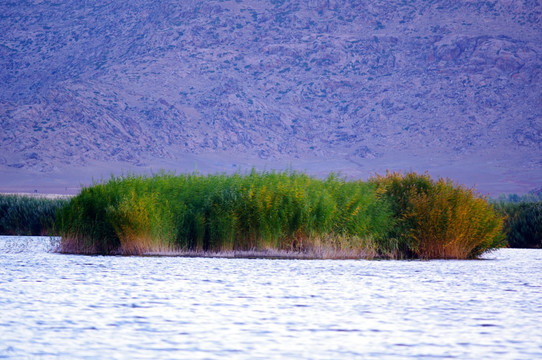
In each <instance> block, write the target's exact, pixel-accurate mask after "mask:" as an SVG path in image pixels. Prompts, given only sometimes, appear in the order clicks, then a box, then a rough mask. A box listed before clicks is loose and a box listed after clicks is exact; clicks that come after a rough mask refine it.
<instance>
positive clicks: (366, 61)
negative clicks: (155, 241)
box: [0, 0, 542, 192]
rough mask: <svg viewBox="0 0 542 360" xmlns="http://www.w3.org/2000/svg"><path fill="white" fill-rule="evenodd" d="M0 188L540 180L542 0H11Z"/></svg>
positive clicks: (2, 62)
mask: <svg viewBox="0 0 542 360" xmlns="http://www.w3.org/2000/svg"><path fill="white" fill-rule="evenodd" d="M0 14H1V15H0V31H1V34H2V35H1V37H0V123H1V128H2V132H1V133H0V150H1V151H0V174H3V175H0V189H1V188H2V187H3V188H17V187H18V186H19V187H20V186H22V185H25V186H35V187H38V186H41V185H43V184H45V183H49V184H57V185H58V186H64V185H65V186H66V187H68V186H72V185H73V183H74V182H75V183H76V184H79V183H81V182H85V181H87V182H88V181H89V180H90V178H91V177H92V176H96V175H97V174H101V173H103V172H106V173H107V172H117V173H118V171H119V170H120V169H126V170H128V171H148V169H149V168H151V167H152V168H154V169H157V168H166V169H177V170H179V171H186V170H194V169H198V170H200V171H232V170H235V169H238V168H239V167H244V168H247V167H250V166H253V165H254V166H256V167H266V168H268V169H270V168H284V167H292V168H302V169H307V170H308V171H309V172H312V173H315V174H324V173H326V172H329V171H341V172H342V173H344V174H345V175H347V176H351V177H366V176H368V175H369V174H371V173H374V172H375V171H379V172H382V171H385V169H403V170H409V169H414V170H424V169H427V170H429V171H430V172H431V173H432V174H433V173H434V174H435V175H442V176H450V177H452V178H457V179H459V180H461V181H463V182H466V183H467V184H475V183H476V184H477V186H478V188H480V190H482V191H488V192H511V191H516V192H526V191H528V190H530V189H531V188H533V187H536V186H540V183H541V180H542V6H541V5H540V2H539V1H537V0H525V1H519V0H498V1H495V0H493V1H476V0H453V1H452V0H442V1H438V0H432V1H431V0H373V1H364V0H362V1H351V0H292V1H286V0H235V1H227V0H209V1H194V0H185V1H170V0H165V1H143V0H130V1H126V0H119V1H110V0H97V1H86V0H84V1H82V0H49V1H42V0H16V1H12V0H5V1H3V2H2V3H1V4H0Z"/></svg>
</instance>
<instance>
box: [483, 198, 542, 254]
mask: <svg viewBox="0 0 542 360" xmlns="http://www.w3.org/2000/svg"><path fill="white" fill-rule="evenodd" d="M514 200H517V201H514ZM493 206H494V207H495V209H496V211H497V212H499V213H500V214H502V215H503V216H504V217H505V222H504V232H505V234H506V238H507V240H508V244H509V245H510V247H513V248H542V201H540V200H539V198H535V197H533V196H529V195H528V196H523V197H519V196H517V195H516V196H509V197H507V198H505V197H500V198H499V200H498V201H496V202H494V203H493Z"/></svg>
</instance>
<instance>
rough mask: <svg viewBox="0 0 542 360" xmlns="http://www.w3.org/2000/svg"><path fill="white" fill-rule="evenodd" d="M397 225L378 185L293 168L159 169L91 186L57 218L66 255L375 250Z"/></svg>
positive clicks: (354, 254)
mask: <svg viewBox="0 0 542 360" xmlns="http://www.w3.org/2000/svg"><path fill="white" fill-rule="evenodd" d="M390 220H391V217H390V213H389V210H388V207H387V204H386V203H385V202H384V201H380V200H378V199H377V197H376V186H375V185H374V184H370V183H365V182H361V181H358V182H348V181H345V180H344V179H342V178H339V177H337V176H333V175H332V176H330V177H328V178H327V179H326V180H318V179H315V178H313V177H310V176H307V175H305V174H302V173H296V172H265V173H258V172H256V171H252V172H250V173H249V174H246V175H241V174H234V175H207V176H202V175H199V174H184V175H179V176H175V175H173V174H165V173H162V174H160V175H156V176H153V177H144V176H135V175H130V176H125V177H113V178H111V179H110V180H109V181H108V182H106V183H100V184H95V185H93V186H91V187H88V188H85V189H83V190H82V192H81V193H80V194H79V195H78V196H77V197H75V198H73V199H72V201H71V202H70V204H69V205H68V206H67V207H66V208H64V209H62V211H61V212H60V213H59V214H58V218H57V225H58V228H59V230H60V232H61V236H62V244H61V247H62V251H64V252H78V253H97V254H116V253H121V254H142V253H150V252H157V251H178V250H192V251H212V252H224V251H237V250H266V249H274V250H284V251H295V252H305V253H306V252H313V253H328V254H329V253H333V252H337V253H341V254H344V253H346V252H350V254H352V256H360V255H361V253H365V252H367V251H369V250H371V251H372V250H373V249H374V247H375V246H376V244H378V241H379V240H380V238H381V237H382V236H383V235H384V234H385V232H386V229H387V228H388V227H389V221H390Z"/></svg>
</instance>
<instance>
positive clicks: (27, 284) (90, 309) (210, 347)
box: [0, 237, 542, 359]
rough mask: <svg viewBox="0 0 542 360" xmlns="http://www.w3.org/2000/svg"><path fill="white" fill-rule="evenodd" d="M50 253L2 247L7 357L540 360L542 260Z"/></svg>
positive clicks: (27, 243) (45, 243) (31, 243)
mask: <svg viewBox="0 0 542 360" xmlns="http://www.w3.org/2000/svg"><path fill="white" fill-rule="evenodd" d="M54 241H55V240H53V242H54ZM51 246H52V243H51V239H49V238H40V237H31V238H30V237H26V238H16V237H0V309H1V311H0V339H2V340H1V341H0V358H7V359H21V358H43V359H48V358H79V359H98V358H104V357H106V358H110V359H124V358H126V359H128V358H130V359H134V358H135V359H147V358H148V359H151V358H152V359H157V358H190V359H199V358H224V357H228V358H239V359H255V358H265V359H267V358H307V359H308V358H310V359H318V358H322V359H332V358H333V359H336V358H355V357H360V358H375V359H377V358H408V357H411V358H419V357H422V356H428V357H430V358H435V357H456V358H461V359H465V358H472V359H475V358H476V359H479V358H513V359H533V358H541V357H542V335H541V332H540V319H542V301H540V299H541V294H542V277H541V276H540V274H541V273H542V250H517V249H502V250H499V251H497V252H494V253H491V254H488V255H486V256H485V257H486V260H473V261H450V260H448V261H440V260H439V261H366V260H360V261H353V260H348V261H341V260H269V259H216V258H215V259H213V258H181V257H103V256H75V255H61V254H56V253H51V252H48V250H49V249H50V248H51Z"/></svg>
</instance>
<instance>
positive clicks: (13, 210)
mask: <svg viewBox="0 0 542 360" xmlns="http://www.w3.org/2000/svg"><path fill="white" fill-rule="evenodd" d="M67 202H68V201H67V200H66V199H46V198H41V197H29V196H20V195H0V234H1V235H46V234H50V233H51V231H53V225H54V222H55V213H56V211H57V210H58V209H60V208H62V207H63V206H64V205H65V204H66V203H67Z"/></svg>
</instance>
